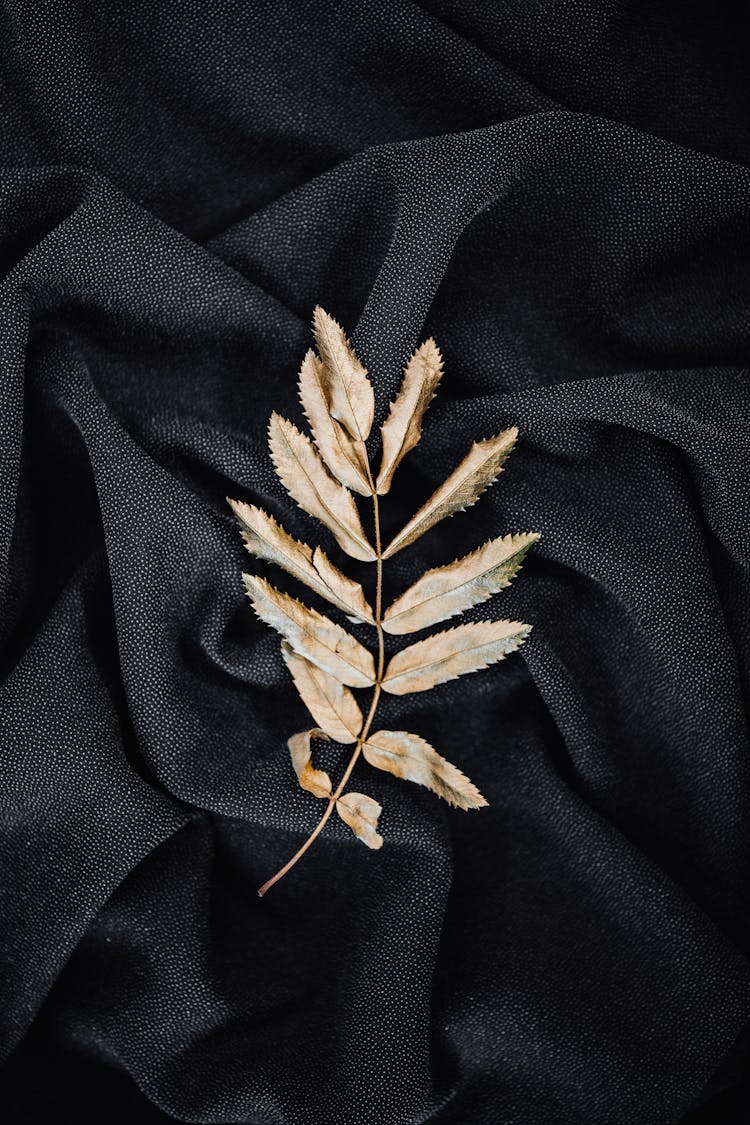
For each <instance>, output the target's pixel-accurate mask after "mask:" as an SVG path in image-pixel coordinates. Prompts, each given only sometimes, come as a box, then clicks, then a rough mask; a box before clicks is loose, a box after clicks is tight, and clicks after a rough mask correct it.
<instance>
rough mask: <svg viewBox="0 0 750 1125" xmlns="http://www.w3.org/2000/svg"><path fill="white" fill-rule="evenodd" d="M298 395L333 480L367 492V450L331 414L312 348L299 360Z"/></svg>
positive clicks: (323, 381) (365, 493) (319, 362)
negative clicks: (300, 362)
mask: <svg viewBox="0 0 750 1125" xmlns="http://www.w3.org/2000/svg"><path fill="white" fill-rule="evenodd" d="M299 395H300V401H301V402H302V409H303V410H304V412H305V417H306V418H307V420H308V422H309V423H310V429H311V430H312V433H313V437H314V438H315V444H316V445H317V447H318V449H319V450H320V455H321V457H322V458H323V460H324V461H325V463H326V465H327V466H328V468H329V469H330V470H331V472H332V473H333V475H334V476H335V477H336V479H337V480H340V481H341V483H342V484H345V485H346V486H347V488H351V489H353V490H354V491H355V492H358V493H359V494H360V495H361V496H371V495H372V488H371V486H370V482H369V480H368V476H367V472H368V470H367V464H368V462H367V451H366V449H365V447H364V444H363V443H362V442H361V441H354V440H353V439H352V438H350V437H349V435H348V434H347V432H346V430H344V429H343V427H342V426H340V425H339V423H338V422H337V421H336V419H335V418H332V417H331V415H330V413H329V407H328V401H327V399H326V382H325V369H324V367H323V364H322V363H321V361H320V360H319V359H318V357H317V356H316V354H315V352H314V351H312V350H311V351H309V352H308V353H307V355H306V356H305V358H304V360H303V361H302V367H301V368H300V373H299Z"/></svg>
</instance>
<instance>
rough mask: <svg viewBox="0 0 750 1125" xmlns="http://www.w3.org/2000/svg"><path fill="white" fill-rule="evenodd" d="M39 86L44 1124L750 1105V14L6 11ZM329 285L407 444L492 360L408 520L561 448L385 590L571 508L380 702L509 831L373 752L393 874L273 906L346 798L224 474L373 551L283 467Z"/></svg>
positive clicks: (34, 311)
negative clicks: (424, 380)
mask: <svg viewBox="0 0 750 1125" xmlns="http://www.w3.org/2000/svg"><path fill="white" fill-rule="evenodd" d="M0 63H1V65H2V70H1V71H0V123H1V125H2V128H1V129H0V148H1V150H2V157H1V159H0V253H1V255H2V279H1V281H0V598H1V601H2V605H1V607H0V638H1V641H2V643H1V645H0V666H1V667H2V682H1V683H0V758H1V759H2V763H1V766H0V829H1V832H0V841H1V843H0V911H1V914H2V917H1V919H0V1044H1V1047H2V1057H3V1059H4V1063H3V1066H2V1069H0V1118H1V1119H2V1120H3V1122H4V1123H6V1125H47V1123H49V1125H53V1123H54V1125H101V1123H103V1122H106V1123H107V1125H120V1123H123V1125H125V1123H127V1125H133V1123H135V1122H138V1125H141V1123H143V1125H151V1123H162V1122H164V1123H168V1122H172V1121H177V1122H194V1123H201V1125H422V1123H424V1125H427V1123H434V1125H673V1123H674V1125H677V1123H681V1125H715V1123H721V1125H734V1123H738V1125H739V1123H740V1122H745V1121H746V1120H747V1117H748V1112H749V1111H750V1088H749V1084H748V1079H747V1071H748V1055H749V1054H750V1037H748V1034H747V1032H746V1027H747V1025H748V1021H749V1020H750V966H749V965H748V959H747V956H748V949H749V947H750V927H749V925H748V918H749V917H750V890H749V889H748V888H749V887H750V881H749V879H748V876H749V874H750V872H749V871H748V819H747V810H748V744H747V726H746V712H745V703H746V700H747V697H748V656H749V645H748V639H749V634H750V613H749V609H748V582H749V580H750V574H749V573H748V572H749V570H750V544H749V532H748V528H749V527H750V488H749V487H748V486H749V484H750V405H749V396H748V371H747V362H748V356H749V355H750V311H749V310H750V114H749V113H748V105H750V72H749V69H748V68H749V66H750V63H749V62H748V52H747V36H746V32H745V29H744V25H743V22H742V12H741V6H740V5H738V6H736V7H735V6H734V5H731V4H729V3H721V2H713V3H707V2H706V0H702V2H695V0H680V2H678V0H666V2H664V3H659V4H642V3H635V4H634V3H625V2H624V0H573V2H571V3H568V4H558V3H554V2H553V0H539V2H538V3H533V4H529V3H527V2H521V0H509V2H502V3H490V2H488V0H482V2H481V3H480V2H477V0H460V2H459V0H428V2H427V3H423V4H421V5H417V4H414V3H408V2H404V0H388V2H383V3H372V4H369V3H367V4H351V5H346V4H343V5H342V4H338V3H332V2H330V0H314V2H308V0H295V2H291V0H273V2H271V0H260V2H257V3H256V2H253V3H247V2H246V0H217V2H216V3H212V4H206V3H199V2H198V0H180V2H177V0H160V2H159V3H156V2H153V0H135V2H127V3H125V2H121V0H113V2H110V3H105V4H101V3H88V2H86V3H81V2H79V3H73V2H70V0H54V2H53V0H7V2H6V3H4V4H3V5H2V9H1V10H0ZM317 302H320V303H321V304H323V305H324V307H325V308H327V309H328V310H329V311H330V312H331V313H333V314H334V315H335V316H336V317H337V318H339V319H340V320H341V321H342V322H343V323H344V324H345V325H346V327H347V328H348V329H349V330H350V331H351V332H352V334H353V338H354V342H355V345H356V347H357V349H358V351H359V353H360V354H361V356H362V358H363V360H364V361H365V362H366V364H367V366H368V368H369V370H370V373H371V377H372V379H373V382H374V384H375V392H376V399H377V411H378V415H377V417H378V420H382V418H383V416H384V415H385V412H386V410H387V405H388V402H389V400H390V398H391V396H392V395H393V393H394V390H395V388H396V386H397V383H398V378H399V374H400V370H401V367H402V365H403V363H404V361H405V359H406V357H407V356H408V354H409V353H410V351H411V349H412V348H413V347H414V346H415V345H416V343H417V342H419V341H420V340H421V339H423V338H424V337H425V336H427V335H429V334H433V335H434V336H435V337H436V339H437V340H438V342H439V344H440V345H441V347H442V350H443V352H444V355H445V360H446V371H447V373H446V377H445V381H444V385H443V388H442V392H441V396H440V398H439V399H438V400H437V401H436V402H435V403H434V405H433V407H432V408H431V410H430V413H429V416H428V420H427V423H426V426H425V433H424V438H423V441H422V444H421V445H420V447H419V449H418V450H416V451H415V452H414V454H412V455H411V456H410V458H409V460H408V462H405V464H404V467H403V468H402V469H401V470H400V471H399V477H398V486H397V487H395V488H394V491H393V494H392V496H390V497H389V498H388V500H387V504H385V505H384V518H385V532H386V534H388V533H390V532H392V531H394V530H396V529H397V528H398V527H399V526H400V525H401V524H402V523H403V522H404V520H405V519H406V518H407V517H408V516H409V515H410V514H411V513H412V512H413V511H414V510H415V507H416V506H418V504H419V503H421V501H422V500H423V499H424V498H425V497H426V496H427V495H428V494H429V492H430V491H431V490H432V489H433V488H434V487H435V486H436V485H437V484H438V483H440V482H441V480H442V479H443V478H444V477H445V476H446V475H447V473H448V472H449V471H450V469H451V468H452V467H453V466H454V465H455V464H456V463H457V461H458V460H459V459H460V458H461V457H462V456H463V455H464V453H465V452H466V450H467V449H468V447H469V445H470V444H471V442H472V441H473V440H474V439H475V438H479V437H486V436H489V435H490V434H492V433H495V432H497V431H498V430H499V429H501V428H504V427H507V426H509V425H517V426H518V427H519V429H520V431H521V439H520V442H519V446H518V449H517V450H516V452H515V453H514V454H513V457H512V458H511V460H510V461H509V463H508V466H507V470H506V471H505V472H504V474H503V476H502V477H501V480H500V482H499V483H498V485H497V486H496V487H495V488H494V489H493V490H492V491H491V492H490V493H488V494H487V495H486V496H485V497H483V499H482V501H481V502H480V503H479V504H478V505H477V506H476V507H475V508H473V509H472V510H471V511H469V512H467V513H465V514H462V515H459V516H456V517H455V518H454V519H452V520H450V521H448V522H446V523H444V524H442V525H440V527H439V528H436V529H435V531H434V532H433V533H432V534H431V535H430V537H429V538H428V539H425V540H423V541H420V542H419V543H417V544H415V545H413V546H412V547H410V548H409V549H408V550H405V551H404V552H403V553H402V554H400V555H398V556H397V557H396V558H395V559H394V560H393V564H392V565H389V566H388V569H387V582H388V587H387V591H386V595H387V596H389V595H390V596H395V595H396V594H397V593H398V592H400V591H401V590H402V589H404V588H405V587H406V586H407V585H408V584H409V583H410V582H411V581H413V580H414V579H415V578H416V577H418V575H419V574H420V573H421V572H422V571H423V570H424V569H426V567H428V566H434V565H436V564H438V563H442V562H447V561H449V560H450V559H452V558H455V557H456V555H457V554H459V553H462V552H464V551H466V550H470V549H472V548H473V547H475V546H477V545H479V544H480V543H481V542H483V541H484V540H485V539H487V538H489V537H491V536H496V535H500V534H505V533H507V532H511V531H532V530H535V531H540V532H541V533H542V539H541V542H540V543H539V545H538V546H537V547H536V548H535V549H534V551H533V552H532V554H531V555H530V556H529V559H528V561H527V564H526V565H525V567H524V570H523V572H522V574H521V576H520V577H519V579H518V580H517V581H516V582H515V583H514V585H513V586H512V587H511V588H510V589H509V590H507V591H505V592H503V593H502V594H501V595H499V596H498V598H497V599H495V600H494V601H493V602H490V603H488V604H487V605H485V606H482V607H481V608H480V609H477V610H475V611H473V617H474V618H475V619H481V618H482V617H488V616H504V617H510V618H516V619H521V620H527V621H530V622H532V623H533V625H534V632H533V634H532V637H531V639H530V640H529V642H528V643H527V645H526V646H525V647H524V649H523V650H522V652H521V653H520V654H517V655H516V656H514V657H512V658H510V659H509V660H508V661H506V662H504V663H502V664H500V665H498V666H497V667H495V668H493V669H491V670H489V671H487V672H483V673H480V674H478V675H476V676H473V677H467V678H465V679H463V680H460V681H457V682H455V683H451V684H447V685H444V686H443V687H441V688H437V689H435V690H434V691H432V692H430V693H427V694H425V695H417V696H411V697H408V696H405V697H403V698H395V697H392V698H391V699H390V700H388V701H387V706H385V707H384V708H383V715H384V718H385V719H387V720H388V723H389V725H391V726H394V725H395V726H397V727H399V728H402V729H411V730H414V731H415V732H418V733H419V734H421V735H422V736H424V737H425V738H428V739H429V740H430V741H432V742H434V743H435V744H436V745H437V746H439V748H440V750H441V752H442V753H444V754H445V755H446V756H447V757H448V758H450V759H451V760H452V761H455V762H456V763H457V764H458V765H459V766H460V767H461V768H462V769H463V770H464V771H465V772H466V773H467V774H468V775H469V776H470V777H471V778H472V779H473V780H474V781H475V782H476V783H477V785H478V786H479V788H480V789H481V790H482V792H483V793H484V794H485V795H486V796H487V797H488V799H489V801H490V807H489V808H486V809H482V810H480V811H478V812H472V813H462V812H453V811H451V810H449V809H448V808H447V806H445V805H443V804H442V803H441V802H440V801H438V799H437V798H436V797H434V796H433V795H432V794H430V793H429V792H427V791H426V790H423V789H421V788H419V787H417V786H413V785H408V784H407V783H404V782H398V781H396V780H395V779H392V778H391V777H389V776H388V775H386V774H384V773H377V772H376V771H375V770H373V769H371V768H370V767H368V766H367V765H361V766H358V767H357V769H358V776H359V777H360V778H361V780H362V787H363V788H364V789H365V791H366V792H367V793H370V794H372V795H373V796H374V797H376V798H377V799H378V800H379V801H380V802H381V803H382V805H383V807H384V812H383V815H382V817H381V823H380V827H381V830H382V832H383V835H384V837H385V845H384V847H383V849H382V851H381V852H379V853H371V852H368V851H367V850H366V849H365V848H363V847H362V845H361V844H360V843H359V842H358V841H356V840H355V839H354V838H353V837H352V835H351V833H350V832H349V830H348V829H347V828H346V827H345V826H344V825H343V824H341V823H335V822H334V821H333V820H332V821H331V823H330V826H329V827H328V828H327V830H326V832H325V834H324V835H323V836H322V837H321V839H320V840H319V841H318V842H317V844H316V845H315V847H314V848H313V849H312V850H311V851H310V852H309V854H308V855H307V856H306V857H305V859H304V860H303V862H301V863H300V864H299V865H298V867H297V868H295V870H294V872H292V873H291V874H290V875H289V876H288V877H287V878H286V879H285V880H283V881H282V882H281V883H280V884H279V885H278V886H277V887H275V888H274V889H273V890H272V891H271V892H270V893H269V895H268V896H267V897H266V898H265V899H263V900H260V899H259V898H258V897H257V896H256V894H255V889H256V887H257V886H258V885H259V884H260V883H261V882H263V880H264V879H266V878H267V877H268V876H269V875H271V874H272V873H273V872H274V871H275V870H276V869H277V868H278V867H279V866H280V865H281V863H282V862H284V861H285V860H286V859H287V858H288V857H289V856H290V855H291V854H292V852H293V851H294V850H295V849H296V848H297V847H298V846H299V844H300V843H301V842H302V840H303V839H304V838H305V836H306V835H307V834H308V833H309V831H310V830H311V829H312V827H313V826H314V824H315V821H316V817H317V815H318V813H319V809H318V806H317V804H316V802H315V799H314V798H313V797H312V796H310V795H309V794H307V793H304V792H303V791H301V790H300V789H299V788H298V787H297V785H296V782H295V778H294V774H293V772H292V770H291V766H290V763H289V756H288V751H287V749H286V744H285V743H286V739H287V737H288V736H289V735H290V734H291V733H293V732H294V731H296V730H299V729H301V728H303V727H304V726H305V724H306V722H307V721H308V720H307V718H306V715H305V712H304V710H303V708H302V705H301V703H300V702H299V700H298V697H297V695H296V692H295V691H294V688H293V686H292V684H291V680H290V677H289V674H288V672H287V670H286V668H285V667H284V665H283V663H282V660H281V657H280V653H279V645H278V639H277V638H276V636H275V635H274V634H272V632H271V630H269V629H268V628H267V627H265V626H264V625H262V624H261V623H260V622H259V621H258V620H257V619H256V618H254V616H253V614H252V612H251V609H250V607H249V605H248V604H247V601H246V599H245V598H244V597H243V591H242V585H241V580H240V574H241V570H242V568H243V567H245V566H247V565H248V558H247V555H246V553H245V552H244V551H243V549H242V545H241V542H240V539H239V536H238V534H237V531H236V528H235V526H234V522H233V519H232V516H231V513H230V512H229V510H228V508H227V506H226V504H225V499H224V498H225V496H226V495H232V496H236V497H238V498H241V499H245V500H250V501H254V502H257V503H260V504H262V505H263V506H264V507H266V508H267V509H268V510H269V511H271V512H272V513H273V514H274V515H275V516H276V517H277V518H279V519H282V520H283V522H284V523H285V525H286V527H287V528H288V529H289V530H290V531H291V532H293V533H294V534H295V535H296V536H298V537H302V538H304V539H306V540H308V541H310V540H312V541H315V542H317V541H319V540H321V541H324V542H325V546H326V549H327V550H328V551H329V553H330V556H331V558H332V559H333V560H334V561H336V562H337V563H341V562H342V558H341V554H340V552H339V551H338V549H337V548H336V546H335V543H333V541H331V540H330V539H329V538H328V537H327V536H324V535H322V532H321V529H320V526H319V525H316V524H314V523H313V522H312V521H311V520H309V519H308V518H307V517H306V516H305V515H304V514H303V513H302V512H301V511H300V509H298V508H297V507H295V506H294V505H293V504H292V503H291V502H290V501H289V500H288V498H287V497H286V495H285V494H284V492H283V490H282V489H281V487H280V485H279V483H278V481H277V480H276V478H275V475H274V473H273V471H272V466H271V463H270V459H269V457H268V452H267V446H266V427H267V423H268V418H269V414H270V412H271V411H272V410H273V409H278V410H279V411H281V412H282V413H284V414H286V415H288V416H289V417H292V418H294V419H295V420H296V421H298V422H299V421H301V411H300V407H299V404H298V401H297V396H296V375H297V369H298V366H299V362H300V360H301V358H302V355H303V354H304V350H305V349H306V348H307V346H308V345H309V342H310V334H309V322H310V317H311V313H312V309H313V306H314V305H315V304H316V303H317ZM376 432H377V431H376ZM376 449H377V440H375V441H374V442H373V450H374V451H375V450H376ZM345 565H346V566H347V568H348V570H349V573H350V574H352V575H353V576H355V577H359V578H361V579H363V580H364V581H365V582H366V583H370V582H371V581H372V577H371V570H370V569H368V568H367V567H366V566H362V565H360V564H354V565H352V564H350V563H349V562H347V563H346V564H345ZM259 572H265V571H263V568H262V567H261V568H260V570H259ZM277 580H279V581H280V582H281V583H282V584H284V585H286V583H285V582H284V580H283V579H280V577H279V576H278V575H277ZM288 588H289V589H293V588H294V587H293V586H292V585H289V586H288ZM295 592H297V593H298V592H299V590H298V589H297V590H295ZM334 616H336V613H335V611H334ZM344 754H345V751H344V750H342V749H341V748H340V747H339V748H337V747H336V746H333V745H331V746H330V747H327V748H325V750H324V752H323V754H322V755H321V762H322V764H323V765H324V766H325V768H328V769H330V770H331V772H332V773H333V775H334V777H335V776H336V774H337V771H339V772H340V770H341V769H342V768H343V764H342V763H343V760H344Z"/></svg>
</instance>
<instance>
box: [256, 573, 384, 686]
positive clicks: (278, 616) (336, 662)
mask: <svg viewBox="0 0 750 1125" xmlns="http://www.w3.org/2000/svg"><path fill="white" fill-rule="evenodd" d="M242 577H243V580H244V583H245V588H246V590H247V593H248V597H249V598H250V600H251V601H252V603H253V609H254V610H255V612H256V613H257V614H258V617H260V618H261V619H262V620H263V621H265V622H266V624H267V625H271V626H273V628H274V629H276V630H277V632H279V633H281V635H282V637H286V639H287V640H288V641H289V644H290V645H291V646H292V648H293V649H294V651H295V652H298V653H299V654H300V655H301V656H305V657H307V659H308V660H309V661H311V662H312V663H313V664H315V665H317V666H318V668H322V669H323V670H324V671H326V672H330V673H331V675H332V676H335V677H336V678H337V679H339V680H341V682H342V683H344V684H348V685H349V687H372V685H373V683H374V682H375V661H374V659H373V655H372V653H371V652H368V651H367V649H366V648H364V646H363V645H361V644H360V643H359V641H358V640H355V638H354V637H352V636H351V634H350V633H347V632H346V630H345V629H342V628H341V626H340V625H336V624H335V622H333V621H331V620H330V618H328V617H324V616H323V614H322V613H318V611H317V610H315V609H310V608H309V606H306V605H303V604H302V602H300V601H297V599H296V598H292V597H290V596H289V594H284V593H282V591H281V590H277V589H276V588H275V587H274V586H272V585H271V583H270V582H267V581H266V580H265V578H258V576H257V575H255V574H243V576H242Z"/></svg>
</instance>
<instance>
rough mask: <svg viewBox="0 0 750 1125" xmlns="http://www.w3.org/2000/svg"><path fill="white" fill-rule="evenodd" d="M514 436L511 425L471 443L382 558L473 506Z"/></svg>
mask: <svg viewBox="0 0 750 1125" xmlns="http://www.w3.org/2000/svg"><path fill="white" fill-rule="evenodd" d="M517 437H518V430H517V429H516V427H515V426H513V427H512V428H511V429H509V430H504V431H503V432H502V433H501V434H497V435H496V437H492V438H487V439H486V440H485V441H477V442H474V445H472V447H471V449H470V450H469V452H468V453H467V455H466V456H465V457H464V459H463V461H462V462H461V464H460V465H459V466H458V467H457V468H456V469H454V470H453V472H452V473H451V475H450V476H449V477H448V479H447V480H446V481H445V482H444V483H443V484H441V485H440V488H438V489H437V491H436V492H434V493H433V494H432V496H431V497H430V499H429V500H428V501H427V503H426V504H423V505H422V507H421V508H420V509H419V511H418V512H417V513H416V515H415V516H413V517H412V518H411V519H410V520H409V522H408V523H407V524H406V526H405V527H404V528H402V529H401V531H400V532H399V533H398V535H397V536H396V537H395V539H393V541H392V542H391V543H390V544H389V546H388V547H387V548H386V550H385V551H384V552H383V558H384V559H389V558H391V556H392V555H395V554H396V552H397V551H400V550H401V549H402V547H406V546H408V545H409V543H413V542H414V540H415V539H418V538H419V536H420V535H424V533H425V531H429V529H430V528H431V527H434V525H435V524H436V523H437V522H438V521H439V520H442V519H444V518H445V517H446V516H452V515H453V514H454V513H455V512H462V511H463V510H464V508H470V507H471V505H472V504H475V503H476V501H477V500H478V499H479V497H480V496H481V495H482V493H483V492H484V490H485V489H486V488H488V487H489V486H490V485H491V484H492V483H493V482H494V481H495V480H496V479H497V477H498V475H499V474H500V472H501V471H502V466H503V462H504V461H505V460H506V458H507V457H508V455H509V453H510V452H511V450H512V449H513V446H514V445H515V442H516V438H517Z"/></svg>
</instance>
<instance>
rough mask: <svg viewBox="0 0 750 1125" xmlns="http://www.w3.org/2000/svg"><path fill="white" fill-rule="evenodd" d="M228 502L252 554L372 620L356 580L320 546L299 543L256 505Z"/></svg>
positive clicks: (349, 611)
mask: <svg viewBox="0 0 750 1125" xmlns="http://www.w3.org/2000/svg"><path fill="white" fill-rule="evenodd" d="M227 502H228V503H229V506H230V507H231V509H232V511H233V512H234V514H235V515H236V517H237V519H238V520H239V521H240V524H241V525H242V538H243V540H244V542H245V546H246V547H247V549H248V551H249V552H250V554H251V555H255V557H256V558H259V559H265V560H266V561H268V562H272V563H276V565H277V566H280V567H283V569H284V570H286V571H287V572H288V573H289V574H292V575H294V577H295V578H298V579H299V580H300V582H304V583H305V585H306V586H309V587H310V589H311V590H314V591H315V593H316V594H320V596H321V597H322V598H325V599H326V600H327V601H329V602H331V603H332V605H335V606H338V608H339V609H343V611H344V613H347V614H349V616H350V617H353V618H356V619H357V620H358V621H367V622H369V623H370V624H372V623H373V617H372V609H371V608H370V606H369V605H368V604H367V601H366V600H365V595H364V591H363V590H362V587H361V586H360V584H359V582H355V581H354V580H353V579H352V578H348V577H347V575H345V574H342V572H341V571H340V570H339V569H338V567H335V566H334V565H333V563H332V562H329V560H328V558H327V556H326V555H325V553H324V552H323V551H322V550H321V549H320V547H316V548H315V550H314V551H313V549H312V548H311V547H308V546H307V544H306V543H300V542H299V540H297V539H294V538H293V537H292V536H291V535H290V534H289V533H288V532H287V531H285V530H284V528H283V527H281V525H280V524H278V523H277V522H276V520H275V519H274V518H273V516H269V515H268V513H267V512H264V511H263V509H262V508H258V507H256V505H255V504H245V503H243V502H242V501H241V500H230V499H229V497H227Z"/></svg>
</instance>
